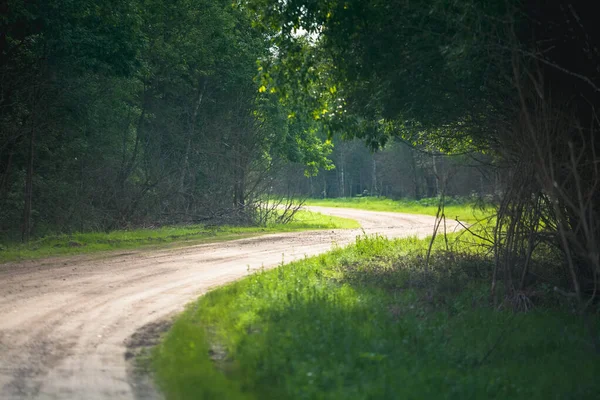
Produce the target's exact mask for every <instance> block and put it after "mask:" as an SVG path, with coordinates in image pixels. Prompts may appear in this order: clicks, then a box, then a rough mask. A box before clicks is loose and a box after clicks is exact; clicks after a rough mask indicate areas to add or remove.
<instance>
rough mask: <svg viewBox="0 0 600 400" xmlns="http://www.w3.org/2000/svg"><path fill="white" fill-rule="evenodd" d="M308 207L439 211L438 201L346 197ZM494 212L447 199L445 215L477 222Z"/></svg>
mask: <svg viewBox="0 0 600 400" xmlns="http://www.w3.org/2000/svg"><path fill="white" fill-rule="evenodd" d="M305 204H306V205H307V206H323V207H342V208H358V209H362V210H370V211H391V212H401V213H408V214H424V215H433V216H435V215H436V213H437V211H438V199H437V198H428V199H422V200H419V201H415V200H392V199H388V198H385V197H344V198H337V199H308V200H306V203H305ZM491 213H492V212H491V211H489V210H487V211H486V210H482V209H481V208H480V207H479V206H477V205H476V204H475V203H469V202H465V201H457V200H454V199H452V198H449V199H447V201H446V205H445V214H446V217H447V218H449V219H452V220H454V219H456V218H457V217H458V219H459V220H461V221H463V222H469V223H471V222H475V221H476V220H479V219H481V218H483V217H485V216H487V215H489V214H491Z"/></svg>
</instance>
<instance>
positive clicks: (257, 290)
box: [151, 237, 600, 400]
mask: <svg viewBox="0 0 600 400" xmlns="http://www.w3.org/2000/svg"><path fill="white" fill-rule="evenodd" d="M426 245H427V241H426V240H425V241H422V240H417V239H404V240H396V241H388V240H386V239H383V238H380V237H372V238H358V239H357V242H356V244H355V245H353V246H350V247H348V248H346V249H338V250H335V251H332V252H330V253H328V254H325V255H322V256H318V257H314V258H310V259H306V260H304V261H301V262H296V263H292V264H289V265H285V266H281V267H280V268H277V269H274V270H270V271H265V272H261V273H258V274H255V275H251V276H249V277H247V278H245V279H243V280H241V281H238V282H235V283H233V284H230V285H227V286H225V287H222V288H220V289H217V290H215V291H212V292H210V293H208V294H207V295H205V296H203V297H201V298H200V299H199V300H198V301H196V302H195V303H193V304H191V305H190V306H188V308H187V310H186V311H185V312H184V313H183V314H182V315H181V316H180V317H179V318H178V319H177V320H176V322H175V323H174V325H173V326H172V328H171V329H170V331H169V332H168V333H167V334H166V336H165V337H164V340H163V341H162V343H161V344H160V345H158V346H157V347H156V348H155V349H154V350H153V353H152V359H151V363H152V369H153V371H154V374H155V378H156V380H157V382H158V384H159V386H160V388H161V389H162V390H163V391H164V393H165V395H166V398H167V399H483V398H485V399H488V398H489V399H492V398H495V399H527V400H531V399H550V398H552V399H593V398H597V397H596V396H597V394H598V393H600V380H598V379H597V374H598V372H599V371H600V364H599V358H598V357H597V356H595V355H590V351H589V348H588V347H587V345H586V332H585V329H584V328H583V327H582V326H581V321H580V319H579V318H577V317H576V316H574V315H572V314H570V313H568V312H566V311H561V310H562V308H537V309H534V310H533V311H531V312H529V313H514V312H512V311H510V310H508V309H507V308H508V307H505V308H503V309H500V310H498V309H494V308H492V307H491V306H490V305H489V303H488V286H487V284H485V283H484V282H486V278H487V276H488V274H489V270H490V266H491V262H488V261H486V260H485V259H484V258H482V256H481V255H480V254H477V253H476V251H477V250H476V249H477V247H476V246H466V245H463V246H462V247H463V248H462V252H455V253H453V255H452V256H450V255H448V254H446V253H445V252H444V251H443V241H442V240H439V241H438V242H436V244H435V249H436V252H435V253H434V254H435V256H434V258H433V259H432V264H431V269H430V270H428V271H426V270H425V269H424V268H423V250H424V248H425V247H426ZM547 295H548V296H552V293H551V292H549V293H548V294H547ZM596 328H597V329H598V328H600V323H598V321H596Z"/></svg>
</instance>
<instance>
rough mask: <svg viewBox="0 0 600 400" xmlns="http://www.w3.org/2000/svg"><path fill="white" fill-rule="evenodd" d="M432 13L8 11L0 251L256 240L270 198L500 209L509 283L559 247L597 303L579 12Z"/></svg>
mask: <svg viewBox="0 0 600 400" xmlns="http://www.w3.org/2000/svg"><path fill="white" fill-rule="evenodd" d="M425 3H427V4H425ZM425 3H424V2H420V1H413V2H403V1H399V2H378V1H369V2H365V1H356V2H345V1H323V2H321V1H303V0H297V1H296V0H295V1H287V2H275V3H273V2H270V1H259V0H254V1H240V2H234V3H233V4H232V3H230V2H228V1H201V0H181V1H175V2H164V1H160V0H128V1H116V0H114V1H110V0H105V1H100V2H98V1H91V0H86V1H75V0H60V1H53V2H29V1H16V0H15V1H11V0H5V1H3V2H2V4H1V5H0V9H1V10H2V15H3V18H2V21H1V25H2V27H1V30H0V32H1V33H0V57H1V60H0V74H1V75H0V77H1V78H0V79H1V82H0V90H1V95H0V124H1V129H0V135H1V136H0V235H1V236H2V238H3V240H9V241H10V240H19V239H20V240H22V241H28V240H29V239H30V237H40V236H44V235H47V234H52V233H69V232H75V231H79V232H84V231H98V230H99V231H110V230H114V229H122V228H131V227H143V226H162V225H165V224H179V223H191V222H202V221H211V222H215V223H223V221H226V222H232V221H233V222H234V223H237V224H253V223H256V213H257V212H258V211H257V210H259V209H260V207H261V204H262V202H264V201H265V199H266V198H269V196H287V197H292V196H299V197H315V198H327V197H352V196H354V195H361V196H362V195H371V196H380V195H381V196H388V197H392V198H412V199H420V198H423V197H438V196H441V195H442V194H443V195H449V196H452V195H454V196H462V197H472V198H473V197H476V198H488V199H490V200H493V201H494V202H495V204H497V206H498V209H497V216H496V218H497V220H496V227H495V232H496V233H495V238H494V241H495V246H496V249H497V253H498V263H499V264H500V263H502V264H504V267H505V268H515V267H514V266H515V265H520V262H516V260H521V259H524V260H528V259H529V258H530V257H531V255H532V252H534V250H535V249H536V248H537V246H538V244H539V243H546V244H549V245H551V246H556V247H558V248H561V249H562V251H563V255H564V257H565V260H566V261H567V263H568V264H569V265H570V266H569V271H570V272H569V275H570V276H571V277H572V278H573V279H575V280H574V281H573V282H572V285H574V286H573V288H572V289H573V290H575V292H577V293H578V296H583V294H582V293H583V292H586V293H588V292H589V293H593V294H594V296H595V292H596V289H595V287H596V283H597V281H598V262H599V260H598V254H599V248H598V241H599V240H600V239H599V237H600V233H599V229H600V228H599V224H598V219H599V218H598V205H599V204H600V200H599V199H598V193H599V191H598V190H597V186H598V181H599V179H600V178H599V174H598V156H597V152H598V149H597V146H598V141H597V140H596V136H597V135H596V133H597V132H596V131H597V126H596V125H597V123H598V116H597V114H596V110H597V108H596V107H597V104H598V102H597V97H598V93H599V91H600V90H599V89H598V84H597V79H598V70H597V65H598V62H597V61H598V51H597V48H596V43H597V42H596V39H597V37H596V35H595V33H596V32H595V31H594V30H593V29H592V28H591V27H590V25H593V23H592V22H589V21H588V20H587V18H589V16H590V15H591V13H590V12H589V10H588V9H587V8H586V7H587V6H586V5H585V4H586V3H585V2H581V4H579V3H564V2H561V1H557V2H555V3H556V4H553V5H552V6H550V5H548V6H543V5H542V4H541V3H539V2H535V1H526V2H520V1H501V2H494V3H489V4H479V3H478V2H474V1H469V0H460V1H459V0H453V1H441V0H439V1H434V2H432V3H431V4H430V3H429V2H425ZM363 143H364V144H366V146H363ZM542 228H543V229H542ZM542 230H543V233H542V232H541V231H542ZM501 260H504V261H501ZM523 264H524V265H528V262H526V261H525V262H523ZM526 268H527V267H525V269H526ZM508 275H510V274H508ZM508 275H506V276H508Z"/></svg>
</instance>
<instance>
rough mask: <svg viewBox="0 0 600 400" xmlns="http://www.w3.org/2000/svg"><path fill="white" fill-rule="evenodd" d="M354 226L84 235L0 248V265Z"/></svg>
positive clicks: (299, 223)
mask: <svg viewBox="0 0 600 400" xmlns="http://www.w3.org/2000/svg"><path fill="white" fill-rule="evenodd" d="M358 227H360V225H359V224H358V222H356V221H354V220H351V219H346V218H339V217H332V216H327V215H323V214H319V213H313V212H308V211H300V212H298V213H297V214H296V216H295V218H294V220H293V221H292V222H290V223H288V224H270V225H268V226H266V227H239V226H205V225H185V226H165V227H161V228H156V229H135V230H118V231H113V232H109V233H105V232H87V233H74V234H71V235H59V236H48V237H45V238H41V239H38V240H35V241H32V242H30V243H29V244H20V243H6V244H0V263H3V262H9V261H18V260H28V259H37V258H45V257H51V256H61V255H74V254H84V253H95V252H102V251H108V250H123V249H135V248H139V247H148V246H152V247H168V246H181V245H192V244H201V243H209V242H217V241H224V240H233V239H241V238H245V237H251V236H257V235H263V234H267V233H277V232H296V231H303V230H311V229H345V228H358Z"/></svg>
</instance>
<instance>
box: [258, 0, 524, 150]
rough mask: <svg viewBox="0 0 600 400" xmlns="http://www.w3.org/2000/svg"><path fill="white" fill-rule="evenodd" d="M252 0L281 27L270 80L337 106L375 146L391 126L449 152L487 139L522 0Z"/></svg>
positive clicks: (333, 118)
mask: <svg viewBox="0 0 600 400" xmlns="http://www.w3.org/2000/svg"><path fill="white" fill-rule="evenodd" d="M248 3H249V4H250V6H251V7H253V8H254V9H255V10H256V11H257V13H258V14H259V16H260V21H261V23H262V25H261V26H262V27H263V28H264V29H265V30H267V31H273V32H276V33H274V34H273V37H274V46H276V47H277V49H278V58H277V60H273V61H270V62H269V63H267V64H266V65H267V68H266V70H267V71H268V73H269V74H270V76H272V77H273V78H272V81H273V82H274V83H275V85H277V87H278V88H281V90H282V93H284V94H285V96H286V97H291V96H295V97H298V98H300V99H303V100H304V101H303V103H304V104H305V105H307V106H308V107H310V108H312V109H313V110H314V112H315V113H319V111H320V110H323V109H328V110H333V111H330V112H326V113H323V116H324V117H326V118H325V121H326V122H327V123H328V125H329V127H330V128H331V129H332V130H334V131H338V132H341V133H344V134H345V135H346V136H350V137H353V136H356V137H360V138H363V139H364V140H365V141H366V142H367V143H368V144H369V145H370V146H371V147H375V148H376V147H380V146H382V145H384V144H385V143H386V142H387V140H388V139H389V137H390V136H391V135H396V136H403V137H404V138H405V139H407V140H411V141H413V142H414V143H421V144H426V145H427V146H428V147H430V148H432V149H440V150H442V151H446V152H458V151H461V149H472V148H479V147H481V146H482V144H483V143H484V142H485V137H483V135H484V134H485V132H483V131H482V129H483V127H482V124H484V122H485V121H486V119H490V118H491V119H494V118H495V116H494V115H493V113H494V111H497V110H499V109H500V108H501V107H502V103H501V102H500V100H499V99H496V98H495V97H494V96H495V95H496V94H497V93H498V90H505V89H506V88H507V87H508V85H506V83H504V82H502V79H503V76H502V74H503V73H504V72H506V71H509V70H510V65H509V60H510V57H508V56H507V53H506V50H504V47H503V46H504V45H505V43H506V41H507V35H508V31H509V30H508V26H507V25H506V23H505V21H510V20H511V18H512V17H513V13H514V12H515V10H516V8H513V3H514V2H495V3H490V2H477V1H445V0H444V1H441V0H438V1H425V0H423V1H410V2H409V1H401V2H389V1H368V2H367V1H337V0H334V1H306V0H291V1H286V2H280V3H278V4H277V5H276V6H273V5H272V4H271V2H268V1H265V0H249V1H248ZM299 32H307V34H306V35H301V34H299ZM491 92H494V96H490V93H491Z"/></svg>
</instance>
